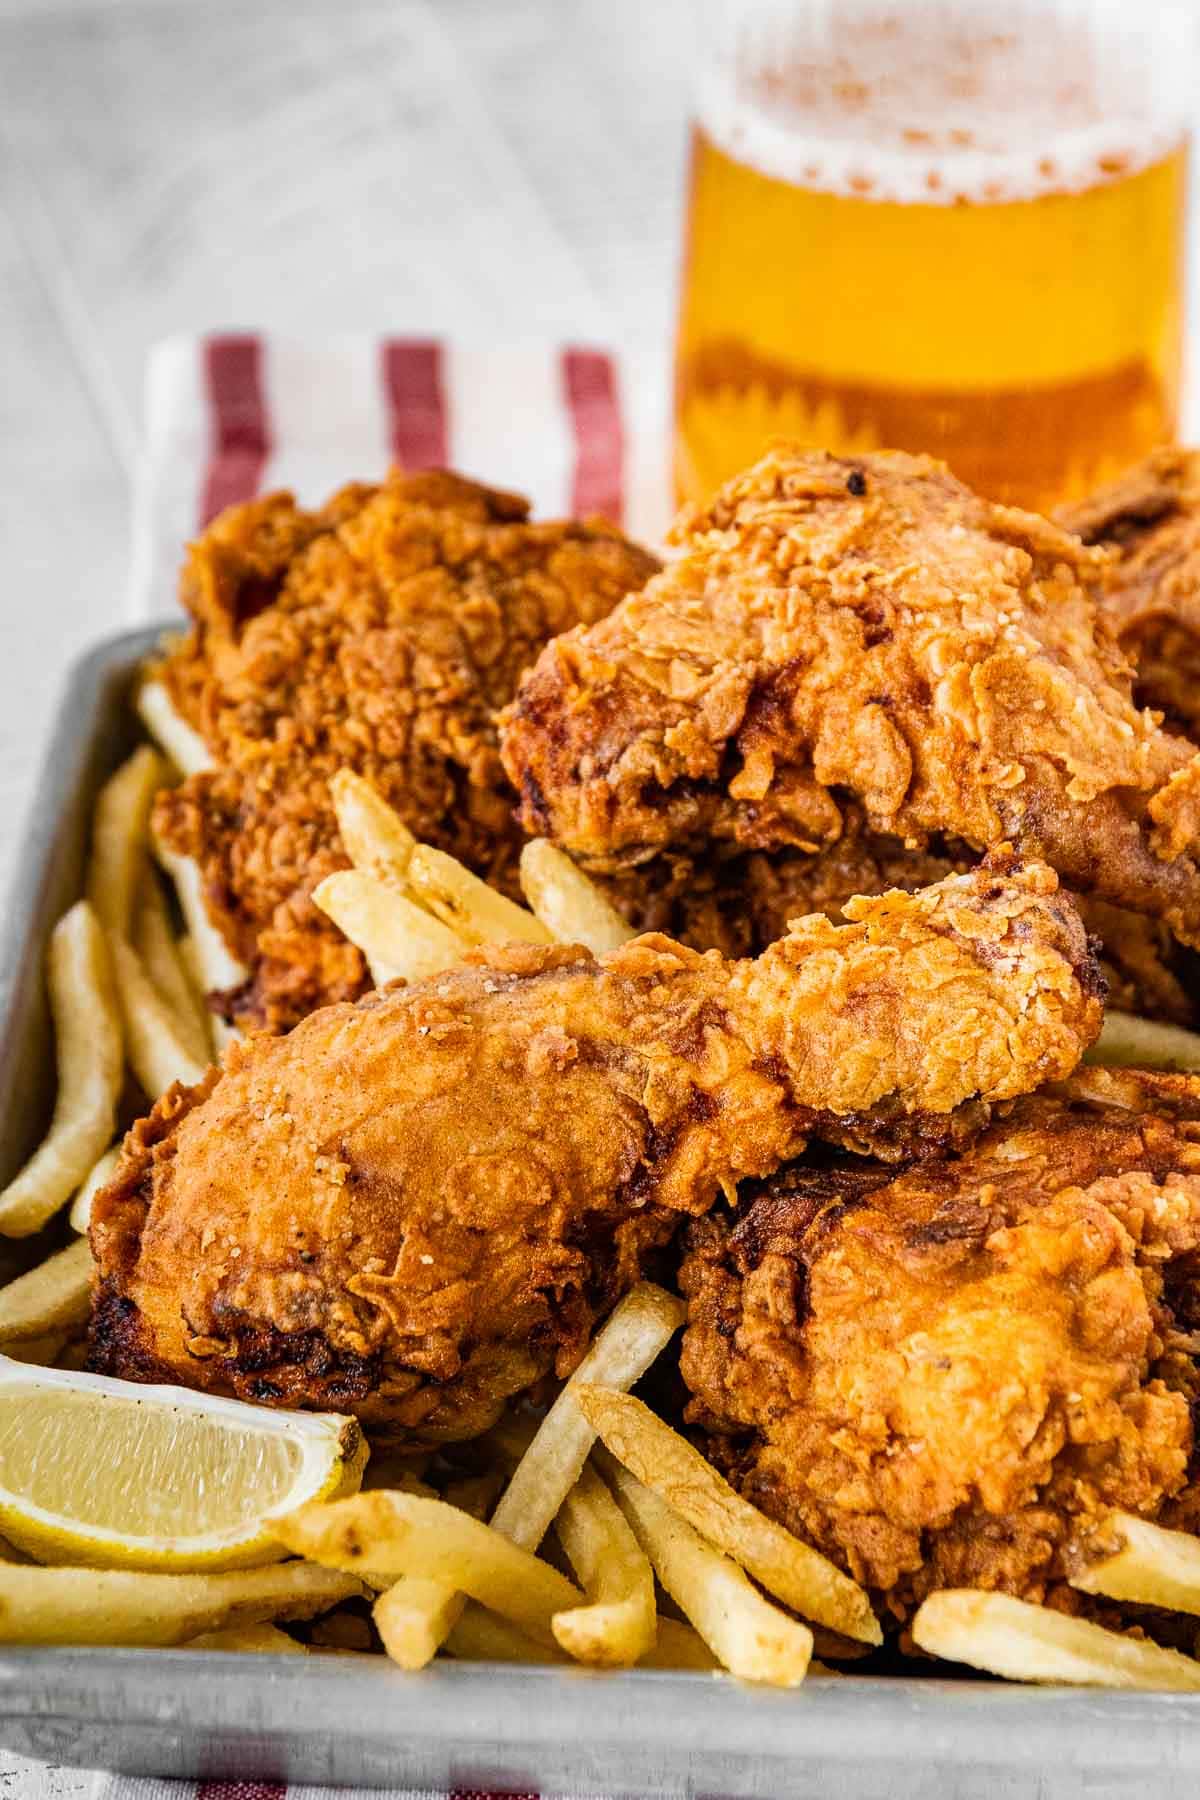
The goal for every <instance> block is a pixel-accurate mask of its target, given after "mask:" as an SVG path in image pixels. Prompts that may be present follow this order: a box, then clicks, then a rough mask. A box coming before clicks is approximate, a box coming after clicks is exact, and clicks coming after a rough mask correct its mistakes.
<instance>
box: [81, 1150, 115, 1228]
mask: <svg viewBox="0 0 1200 1800" xmlns="http://www.w3.org/2000/svg"><path fill="white" fill-rule="evenodd" d="M120 1160H121V1146H120V1144H111V1145H110V1146H109V1148H108V1149H107V1150H106V1151H105V1152H104V1155H103V1156H100V1157H97V1159H96V1161H95V1162H94V1163H93V1164H92V1166H91V1168H90V1169H89V1170H88V1173H87V1174H86V1175H85V1176H84V1178H83V1181H82V1182H81V1183H80V1187H79V1192H78V1193H77V1194H76V1196H75V1198H74V1200H72V1202H71V1230H72V1231H78V1232H86V1231H87V1228H88V1226H89V1225H90V1224H91V1222H92V1201H93V1200H94V1199H95V1198H96V1195H97V1194H98V1193H99V1192H100V1189H101V1188H102V1187H107V1185H108V1183H109V1182H110V1181H111V1180H112V1176H113V1171H114V1169H115V1168H116V1166H117V1164H118V1163H119V1162H120Z"/></svg>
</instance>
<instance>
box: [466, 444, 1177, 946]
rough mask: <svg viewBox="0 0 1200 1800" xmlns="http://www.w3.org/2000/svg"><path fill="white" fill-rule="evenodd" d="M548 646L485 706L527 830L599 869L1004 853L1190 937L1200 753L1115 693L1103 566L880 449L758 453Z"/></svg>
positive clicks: (916, 462) (1031, 521)
mask: <svg viewBox="0 0 1200 1800" xmlns="http://www.w3.org/2000/svg"><path fill="white" fill-rule="evenodd" d="M677 536H678V539H679V541H680V542H681V544H682V547H683V554H682V555H681V557H680V558H679V559H678V560H677V561H676V562H674V563H673V564H671V565H670V566H669V567H668V568H666V569H665V570H664V571H663V572H662V573H661V574H659V575H658V576H656V577H654V578H653V579H652V580H651V581H650V582H648V583H647V585H646V586H645V587H644V588H643V589H642V590H641V591H640V592H639V593H637V594H633V595H631V596H630V597H629V598H628V599H626V600H625V601H623V602H622V603H621V605H620V606H618V607H617V608H616V610H615V611H614V612H612V613H611V614H609V615H608V616H607V617H606V618H605V619H603V620H602V621H601V622H600V623H599V624H597V625H594V626H590V627H581V628H577V629H575V630H573V631H570V632H568V633H567V634H566V635H565V636H563V637H560V638H557V639H555V640H554V642H552V643H551V644H550V645H548V646H547V648H546V649H545V650H544V651H543V652H542V654H541V656H540V658H539V659H538V662H537V664H536V665H535V667H534V669H533V671H532V672H531V673H530V674H529V675H528V676H527V677H526V678H525V680H524V681H523V683H522V684H521V687H520V689H519V692H518V695H517V698H516V700H515V701H514V702H513V704H512V705H511V706H510V707H509V708H508V709H507V711H506V713H505V715H504V718H503V721H502V744H503V756H504V762H505V767H506V768H507V770H508V773H509V775H510V777H511V779H512V781H513V783H514V785H515V786H516V787H517V788H518V789H519V791H520V793H521V797H522V808H521V816H522V819H523V821H524V823H525V825H526V828H527V829H528V830H530V831H538V832H542V833H545V834H547V835H549V836H552V837H553V838H555V839H556V841H558V842H559V843H561V844H562V845H563V846H564V847H565V848H566V849H568V850H569V851H571V852H572V854H574V855H576V856H577V857H579V858H580V859H581V860H583V861H585V862H586V863H588V864H589V865H590V866H592V867H595V868H600V869H607V868H614V867H620V866H622V865H630V864H636V863H638V862H641V861H643V860H646V859H649V858H651V857H652V856H654V855H655V854H657V853H661V852H663V851H671V850H675V851H681V852H684V853H687V852H689V851H694V850H696V849H697V848H699V847H700V846H702V845H704V844H705V843H706V842H709V841H715V842H717V843H718V844H722V845H724V846H726V847H727V848H728V847H737V848H740V849H745V850H754V849H761V850H776V849H779V848H782V847H786V846H792V847H795V848H797V849H800V850H805V851H810V852H812V851H817V850H821V849H826V848H828V847H829V846H831V845H832V844H835V843H836V842H837V841H838V840H839V839H840V838H841V837H842V836H843V835H844V831H845V813H846V809H847V805H848V804H849V803H853V804H854V805H855V806H857V807H860V808H861V809H862V810H863V812H864V813H865V815H866V818H867V822H868V825H869V827H870V828H871V829H872V830H873V831H877V832H884V833H890V834H893V835H895V836H898V837H900V838H902V839H903V840H904V841H905V842H906V843H907V844H909V845H911V846H915V847H920V846H923V845H925V844H926V843H928V842H929V841H930V840H931V839H932V838H933V837H935V836H936V835H937V834H946V835H949V836H953V837H957V838H961V839H962V840H964V841H965V842H966V843H968V844H969V845H971V846H972V847H973V848H974V849H975V850H977V851H979V850H982V849H986V848H988V847H991V846H994V845H996V844H998V843H1000V842H1001V841H1005V840H1010V841H1012V842H1013V843H1015V844H1016V845H1017V847H1018V848H1019V849H1021V850H1022V851H1023V852H1025V853H1027V854H1031V855H1037V856H1040V857H1042V858H1044V859H1045V860H1046V861H1048V862H1049V863H1051V864H1052V866H1053V867H1055V868H1056V869H1057V870H1058V872H1059V874H1060V875H1062V876H1063V878H1064V879H1065V880H1067V881H1068V882H1069V883H1070V884H1071V885H1072V886H1073V887H1076V888H1078V889H1079V890H1081V891H1084V892H1094V893H1096V894H1099V895H1100V896H1101V897H1102V898H1105V899H1107V900H1110V901H1112V902H1113V903H1115V904H1118V905H1121V906H1126V907H1129V908H1131V909H1133V910H1134V911H1138V912H1144V913H1147V914H1149V915H1151V916H1153V917H1156V918H1161V919H1163V920H1164V921H1165V922H1166V923H1167V924H1168V925H1169V926H1170V927H1171V928H1172V930H1173V931H1174V932H1175V933H1176V935H1178V936H1179V937H1181V938H1183V939H1184V940H1185V941H1187V942H1191V943H1197V942H1200V870H1198V868H1197V863H1196V860H1195V858H1196V854H1197V845H1198V839H1200V760H1197V761H1193V749H1192V746H1191V745H1189V744H1187V743H1185V742H1183V741H1182V740H1180V739H1177V738H1173V737H1171V736H1169V735H1168V734H1167V733H1166V732H1164V731H1162V730H1161V729H1160V728H1159V726H1158V724H1157V723H1156V721H1155V719H1154V717H1153V716H1152V715H1151V714H1148V713H1146V712H1142V711H1139V710H1138V709H1137V707H1135V705H1134V704H1133V701H1132V698H1131V672H1130V669H1129V666H1128V664H1127V663H1126V661H1125V659H1124V657H1123V656H1122V654H1121V653H1120V651H1119V650H1118V648H1117V646H1116V644H1115V642H1114V641H1113V640H1112V638H1111V635H1110V634H1109V632H1108V630H1107V629H1106V627H1105V626H1104V624H1103V622H1102V621H1101V619H1100V617H1099V614H1098V611H1097V604H1096V592H1097V590H1098V586H1099V583H1100V580H1101V576H1102V571H1103V568H1104V566H1105V558H1104V556H1103V554H1102V553H1100V552H1096V551H1093V550H1089V549H1086V548H1085V547H1084V546H1083V545H1082V544H1080V542H1079V541H1078V540H1077V539H1076V538H1074V537H1072V536H1071V535H1070V534H1068V533H1067V532H1065V531H1063V530H1061V529H1060V528H1059V527H1057V526H1055V525H1052V524H1050V523H1049V522H1048V521H1047V520H1044V519H1040V518H1037V517H1035V516H1034V515H1032V514H1029V513H1022V512H1017V511H1015V510H1014V509H1012V508H1008V507H1001V506H994V505H991V504H989V503H988V502H986V501H984V500H981V499H979V498H977V497H976V496H975V495H974V494H972V493H971V492H970V491H969V489H967V488H965V487H964V486H963V485H962V483H961V482H958V481H956V480H955V479H954V478H953V476H951V475H950V474H949V472H948V471H947V470H946V469H945V468H944V467H943V466H942V465H940V464H938V463H935V462H933V461H931V460H929V459H928V458H921V457H911V456H906V455H901V454H899V453H891V454H879V455H874V456H859V457H834V456H829V455H825V454H823V453H819V452H800V451H788V450H777V451H775V452H773V453H772V454H771V455H769V456H768V457H766V458H765V459H764V460H763V461H762V462H761V463H759V464H758V465H757V466H756V467H755V468H753V469H751V470H750V471H749V472H748V473H747V474H745V475H743V476H741V477H740V478H739V479H737V480H735V481H732V482H730V483H729V484H728V486H726V487H725V488H724V489H722V490H721V492H720V493H719V494H718V495H717V497H716V498H715V500H714V501H713V503H712V505H711V506H710V507H709V508H708V509H707V510H700V511H692V512H690V513H685V514H684V515H683V519H682V523H681V525H680V527H679V528H678V531H677Z"/></svg>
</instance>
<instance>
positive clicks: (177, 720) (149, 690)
mask: <svg viewBox="0 0 1200 1800" xmlns="http://www.w3.org/2000/svg"><path fill="white" fill-rule="evenodd" d="M137 712H138V718H139V719H140V720H141V721H142V724H143V725H144V726H145V727H146V730H147V731H148V733H149V734H150V736H151V737H152V738H153V739H154V742H155V743H156V744H157V745H158V747H159V749H160V750H161V751H163V753H164V754H165V755H166V756H168V757H169V758H170V760H171V761H172V762H173V763H174V765H175V767H176V768H177V769H178V770H179V773H180V774H181V775H199V774H200V772H201V770H203V769H210V768H211V767H212V757H211V756H210V755H209V752H208V745H207V744H206V743H205V741H204V739H203V738H202V737H201V736H200V733H199V732H198V731H196V730H194V729H193V727H192V726H191V725H189V724H188V722H187V720H186V719H185V718H184V717H183V715H182V714H181V713H178V712H176V710H175V703H174V701H173V700H172V699H171V696H170V695H169V694H168V692H167V690H166V688H165V687H164V686H163V684H162V682H161V681H156V680H155V679H154V677H153V676H151V677H150V678H149V679H148V680H146V681H143V682H142V684H141V686H140V687H139V688H138V693H137Z"/></svg>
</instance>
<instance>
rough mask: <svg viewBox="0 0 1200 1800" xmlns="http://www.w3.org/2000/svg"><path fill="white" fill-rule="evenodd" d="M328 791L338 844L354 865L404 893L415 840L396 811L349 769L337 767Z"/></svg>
mask: <svg viewBox="0 0 1200 1800" xmlns="http://www.w3.org/2000/svg"><path fill="white" fill-rule="evenodd" d="M329 791H330V793H331V794H332V796H333V810H334V812H335V813H336V814H337V822H338V830H339V831H340V833H341V836H342V844H343V847H344V849H345V851H346V855H347V856H348V857H349V858H350V861H351V862H352V863H353V864H354V867H355V868H356V869H361V870H362V872H363V873H364V874H365V875H373V876H374V877H375V879H376V881H382V882H384V883H385V884H386V885H387V886H388V887H394V888H396V889H397V891H398V892H400V893H404V892H405V891H406V889H407V885H408V882H407V875H408V864H409V859H410V858H411V856H412V853H413V851H414V850H415V849H416V847H417V840H416V838H415V837H414V836H413V834H412V832H411V831H410V830H409V829H408V826H407V825H406V824H405V823H404V822H403V820H402V819H401V817H400V815H399V813H398V812H396V811H395V809H394V808H393V807H390V806H389V805H388V803H387V801H386V800H385V799H384V798H383V795H382V794H380V793H379V792H378V790H377V789H376V788H373V787H372V786H371V783H370V782H369V781H364V779H363V777H362V776H361V775H356V774H355V773H354V771H353V770H352V769H339V770H338V772H337V774H336V775H335V776H334V777H333V780H332V781H331V782H330V783H329Z"/></svg>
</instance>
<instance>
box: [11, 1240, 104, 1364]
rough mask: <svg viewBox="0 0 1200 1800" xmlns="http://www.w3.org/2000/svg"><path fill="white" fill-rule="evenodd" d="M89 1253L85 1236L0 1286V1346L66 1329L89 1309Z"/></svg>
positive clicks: (90, 1276) (90, 1292) (90, 1280)
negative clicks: (5, 1285)
mask: <svg viewBox="0 0 1200 1800" xmlns="http://www.w3.org/2000/svg"><path fill="white" fill-rule="evenodd" d="M91 1294H92V1252H91V1249H90V1247H89V1245H88V1241H87V1239H86V1238H79V1239H77V1240H76V1242H75V1243H73V1244H69V1245H68V1246H67V1248H66V1249H65V1250H59V1251H57V1252H56V1253H55V1255H53V1256H48V1257H47V1258H46V1260H45V1262H43V1263H39V1264H38V1265H37V1268H36V1269H30V1270H28V1271H27V1272H26V1273H25V1274H24V1275H18V1276H17V1279H16V1280H15V1281H10V1282H9V1283H8V1285H7V1287H2V1288H0V1345H3V1346H4V1347H5V1348H7V1346H8V1345H9V1344H14V1343H21V1342H27V1341H29V1340H30V1339H33V1338H43V1337H47V1336H50V1335H51V1334H56V1333H62V1332H68V1331H71V1330H73V1329H74V1328H75V1327H76V1326H77V1325H82V1324H83V1323H84V1321H85V1319H86V1318H87V1316H88V1312H89V1310H90V1308H91Z"/></svg>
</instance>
